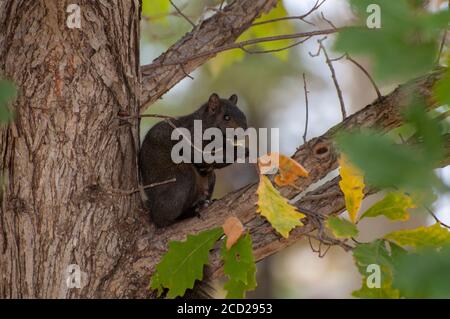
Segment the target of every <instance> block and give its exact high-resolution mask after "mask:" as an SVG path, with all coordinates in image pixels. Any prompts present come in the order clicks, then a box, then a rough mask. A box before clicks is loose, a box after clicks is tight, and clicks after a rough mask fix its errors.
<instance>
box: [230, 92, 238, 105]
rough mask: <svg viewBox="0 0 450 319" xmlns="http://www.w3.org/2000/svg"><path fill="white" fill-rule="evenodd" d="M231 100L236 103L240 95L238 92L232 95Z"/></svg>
mask: <svg viewBox="0 0 450 319" xmlns="http://www.w3.org/2000/svg"><path fill="white" fill-rule="evenodd" d="M228 100H230V102H231V103H233V104H234V105H236V103H237V101H238V97H237V95H236V94H233V95H232V96H230V98H229V99H228Z"/></svg>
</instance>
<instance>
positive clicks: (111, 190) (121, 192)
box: [105, 178, 177, 196]
mask: <svg viewBox="0 0 450 319" xmlns="http://www.w3.org/2000/svg"><path fill="white" fill-rule="evenodd" d="M176 181H177V180H176V178H171V179H168V180H166V181H162V182H157V183H152V184H149V185H144V186H142V187H138V188H133V189H130V190H123V189H114V188H107V189H105V190H106V191H107V192H109V193H113V194H118V195H123V196H128V195H133V194H134V193H137V192H139V191H141V190H143V189H147V188H152V187H156V186H160V185H164V184H168V183H174V182H176Z"/></svg>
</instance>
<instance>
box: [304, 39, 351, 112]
mask: <svg viewBox="0 0 450 319" xmlns="http://www.w3.org/2000/svg"><path fill="white" fill-rule="evenodd" d="M326 39H327V37H324V38H322V39H319V40H317V43H319V49H318V51H317V53H316V54H311V52H310V53H309V55H310V56H311V57H316V56H318V55H319V54H320V52H321V51H322V52H323V54H324V56H325V62H326V63H327V65H328V68H329V69H330V72H331V78H332V79H333V83H334V86H335V88H336V92H337V95H338V98H339V104H340V105H341V113H342V119H343V120H345V119H346V118H347V112H346V110H345V103H344V98H343V96H342V90H341V87H340V86H339V82H338V81H337V78H336V72H335V70H334V67H333V62H332V61H331V60H330V57H329V56H328V53H327V50H326V49H325V46H324V45H323V41H325V40H326Z"/></svg>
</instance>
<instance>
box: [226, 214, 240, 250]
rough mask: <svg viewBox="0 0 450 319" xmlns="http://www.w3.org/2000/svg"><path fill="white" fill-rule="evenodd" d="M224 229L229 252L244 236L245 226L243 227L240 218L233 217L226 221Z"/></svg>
mask: <svg viewBox="0 0 450 319" xmlns="http://www.w3.org/2000/svg"><path fill="white" fill-rule="evenodd" d="M222 228H223V232H224V233H225V235H227V242H226V247H227V249H228V250H229V249H230V248H231V247H232V246H233V245H234V244H235V243H236V242H237V241H238V239H239V238H240V237H241V236H242V233H243V232H244V225H242V223H241V221H240V220H239V218H237V217H234V216H231V217H228V218H227V219H226V220H225V222H224V223H223V226H222Z"/></svg>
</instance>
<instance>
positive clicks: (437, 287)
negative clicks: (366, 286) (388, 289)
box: [393, 246, 450, 298]
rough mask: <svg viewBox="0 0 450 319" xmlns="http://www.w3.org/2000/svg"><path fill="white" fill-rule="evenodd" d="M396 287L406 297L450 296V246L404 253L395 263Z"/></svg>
mask: <svg viewBox="0 0 450 319" xmlns="http://www.w3.org/2000/svg"><path fill="white" fill-rule="evenodd" d="M394 265H395V266H394V274H395V275H394V283H393V285H394V287H397V288H398V289H399V290H400V291H401V292H402V295H403V296H404V297H406V298H450V271H449V269H450V246H447V247H445V248H444V249H442V250H440V251H436V250H434V249H427V250H425V251H421V252H420V253H418V254H403V255H402V256H400V258H397V260H396V261H395V264H394Z"/></svg>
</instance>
